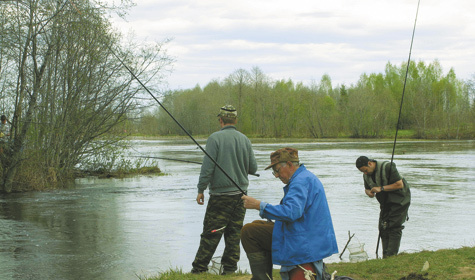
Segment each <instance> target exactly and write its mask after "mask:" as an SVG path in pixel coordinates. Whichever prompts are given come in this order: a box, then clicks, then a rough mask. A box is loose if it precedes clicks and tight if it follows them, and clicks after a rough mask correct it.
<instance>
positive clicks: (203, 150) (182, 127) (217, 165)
mask: <svg viewBox="0 0 475 280" xmlns="http://www.w3.org/2000/svg"><path fill="white" fill-rule="evenodd" d="M68 2H69V3H70V4H71V6H73V8H74V9H75V10H76V11H77V12H78V14H79V16H80V17H82V14H81V12H80V11H79V9H78V8H77V7H76V5H74V3H73V2H72V0H68ZM107 48H108V49H109V51H110V52H111V53H112V54H113V55H114V57H115V58H117V60H118V61H119V62H120V64H121V65H122V66H124V68H125V69H127V71H128V72H129V73H130V75H132V77H133V78H134V79H135V80H136V81H137V82H138V83H139V84H140V85H141V86H142V88H143V89H145V91H146V92H147V93H148V94H150V96H151V97H152V98H153V99H154V100H155V101H156V102H157V103H158V105H160V107H162V109H163V110H164V111H165V112H166V113H167V114H168V115H169V116H170V118H172V120H173V121H174V122H175V123H176V124H177V125H178V126H179V127H180V128H181V129H182V130H183V132H185V134H186V135H188V137H190V139H191V140H192V141H193V142H194V143H195V144H196V146H198V148H200V150H201V151H202V152H203V153H204V154H205V155H206V156H207V157H208V158H209V159H210V160H211V161H212V162H213V163H214V164H215V166H216V167H218V169H219V170H221V172H223V174H224V175H225V176H226V177H227V178H228V179H229V180H230V181H231V182H232V183H233V185H234V186H235V187H236V188H238V189H239V191H240V192H241V193H242V194H243V195H247V194H246V192H245V191H244V190H243V189H242V188H241V187H239V185H238V184H237V183H236V182H235V181H234V180H233V179H232V178H231V176H229V174H228V173H227V172H226V171H225V170H224V169H223V168H222V167H221V165H219V164H218V162H217V161H216V160H215V159H214V158H212V157H211V155H210V154H208V152H206V150H205V149H204V148H203V147H202V146H201V145H200V144H199V143H198V142H197V141H196V140H195V138H193V136H191V134H190V133H189V132H188V130H186V129H185V127H184V126H183V125H182V124H181V123H180V122H179V121H178V120H177V119H176V118H175V117H174V116H173V115H172V113H170V112H169V111H168V110H167V108H165V106H163V104H162V103H161V102H160V101H159V100H158V99H157V98H156V97H155V95H153V93H152V92H151V91H150V90H149V89H148V88H147V87H146V86H145V84H144V83H142V81H141V80H140V79H139V78H138V77H137V76H136V75H135V73H134V72H133V71H132V69H130V68H129V67H128V66H127V64H125V62H124V61H123V60H122V59H121V58H120V57H119V56H118V55H117V53H116V52H115V51H114V50H113V49H112V47H111V46H110V45H109V44H107Z"/></svg>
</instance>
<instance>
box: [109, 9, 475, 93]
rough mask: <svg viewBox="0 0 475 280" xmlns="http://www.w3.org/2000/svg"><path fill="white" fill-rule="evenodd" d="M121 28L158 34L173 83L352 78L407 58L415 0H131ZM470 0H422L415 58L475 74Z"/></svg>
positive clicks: (144, 37) (152, 37)
mask: <svg viewBox="0 0 475 280" xmlns="http://www.w3.org/2000/svg"><path fill="white" fill-rule="evenodd" d="M134 2H135V3H136V5H135V6H134V7H132V8H131V9H130V10H129V13H128V15H127V16H126V20H124V19H120V18H114V26H116V27H117V28H118V29H119V30H120V31H121V32H123V33H124V34H127V33H130V32H132V33H134V34H135V36H136V38H135V39H136V40H139V41H141V42H146V41H156V42H162V41H164V40H167V39H171V41H170V42H169V43H167V44H166V45H165V48H166V50H167V54H168V55H170V56H171V57H173V58H174V59H175V62H174V63H173V71H172V72H171V73H170V74H169V76H168V77H167V78H166V81H167V83H168V84H167V87H168V89H170V90H177V89H189V88H193V87H195V86H196V85H197V84H198V85H200V86H201V87H204V86H206V85H207V84H208V83H209V82H211V81H213V80H218V81H222V80H224V79H225V78H226V77H227V76H229V75H230V74H232V73H233V72H235V71H236V70H238V69H244V70H247V71H250V70H251V69H252V68H253V67H258V68H259V69H260V70H261V71H262V72H263V73H264V74H265V75H267V76H268V77H270V78H271V79H273V80H281V79H285V80H288V79H292V81H294V82H295V83H297V82H302V83H303V84H305V85H310V84H312V83H318V82H319V81H320V79H321V77H322V76H323V75H324V74H328V75H329V76H330V77H331V80H332V84H333V86H334V87H335V86H336V85H342V84H345V85H346V86H350V85H352V84H355V83H356V82H357V81H358V79H359V78H360V76H361V75H362V74H363V73H366V74H371V73H384V69H385V66H386V64H387V63H388V62H390V63H391V64H393V65H397V66H400V65H401V64H402V63H404V62H407V60H408V57H409V51H410V46H411V37H412V33H413V27H414V23H415V20H416V12H417V6H418V0H397V1H394V0H326V1H323V0H290V1H289V0H287V1H283V0H135V1H134ZM474 14H475V1H473V0H421V1H420V6H419V12H418V16H417V22H416V29H415V35H414V42H413V47H412V52H411V60H412V61H417V62H418V61H424V62H425V63H426V64H429V63H432V62H434V61H435V60H436V59H437V60H438V61H439V63H440V64H441V66H442V69H443V73H444V74H447V72H448V71H449V70H450V69H451V68H453V69H454V71H455V73H456V75H457V77H458V78H459V79H462V80H468V79H475V16H474Z"/></svg>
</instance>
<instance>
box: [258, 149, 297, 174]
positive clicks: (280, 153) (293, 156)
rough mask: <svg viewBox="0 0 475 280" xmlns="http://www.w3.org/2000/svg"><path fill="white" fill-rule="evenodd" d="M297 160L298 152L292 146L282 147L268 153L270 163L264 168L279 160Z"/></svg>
mask: <svg viewBox="0 0 475 280" xmlns="http://www.w3.org/2000/svg"><path fill="white" fill-rule="evenodd" d="M287 161H292V162H296V161H299V152H298V151H297V149H294V148H282V149H278V150H277V151H275V152H273V153H272V154H270V165H269V166H267V167H266V169H265V170H267V169H269V168H271V167H272V166H274V165H276V164H277V163H279V162H287Z"/></svg>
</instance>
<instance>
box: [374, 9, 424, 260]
mask: <svg viewBox="0 0 475 280" xmlns="http://www.w3.org/2000/svg"><path fill="white" fill-rule="evenodd" d="M420 3H421V0H419V1H418V2H417V10H416V18H415V20H414V27H413V29H412V38H411V46H410V48H409V58H408V59H407V66H406V76H405V77H404V86H403V87H402V96H401V104H400V105H399V115H398V119H397V124H396V135H395V136H394V144H393V152H392V154H391V163H390V164H389V170H390V171H391V169H392V166H393V161H394V151H395V150H396V141H397V133H398V131H399V124H400V122H401V112H402V105H403V102H404V94H405V92H406V83H407V75H408V73H409V65H410V63H411V54H412V44H413V42H414V34H415V33H416V24H417V16H418V14H419V4H420ZM389 179H391V172H389ZM389 179H388V182H389ZM386 198H387V196H385V198H384V202H383V209H384V208H385V206H386ZM378 229H379V236H378V243H377V244H376V259H378V258H379V257H378V250H379V240H380V239H381V229H380V226H379V225H378Z"/></svg>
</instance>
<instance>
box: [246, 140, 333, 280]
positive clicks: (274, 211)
mask: <svg viewBox="0 0 475 280" xmlns="http://www.w3.org/2000/svg"><path fill="white" fill-rule="evenodd" d="M270 159H271V164H270V165H269V166H268V167H267V168H266V169H269V168H272V169H273V172H272V174H273V175H274V176H275V177H277V178H279V179H280V180H281V181H282V182H283V183H284V184H286V185H285V186H284V198H283V199H282V201H281V202H280V204H279V205H271V204H268V203H266V202H263V201H259V200H257V199H255V198H252V197H250V196H245V195H244V196H243V197H242V200H244V207H245V208H246V209H256V210H259V215H260V216H261V217H262V218H266V219H269V220H275V223H273V222H270V221H254V222H252V223H249V224H246V225H244V227H243V228H242V230H241V242H242V246H243V247H244V250H245V251H246V253H247V257H248V259H249V264H250V267H251V272H252V280H269V279H272V264H273V263H274V264H277V265H280V266H281V269H280V274H281V276H282V279H283V280H286V279H305V278H302V277H303V274H304V273H305V272H306V271H307V270H310V271H312V272H316V276H317V278H316V279H318V280H320V279H322V272H323V259H324V258H326V257H329V256H331V255H332V254H336V253H338V246H337V243H336V238H335V232H334V229H333V223H332V219H331V215H330V209H329V208H328V203H327V199H326V195H325V190H324V189H323V185H322V183H321V182H320V180H319V179H318V178H317V176H315V175H314V174H312V173H311V172H310V171H308V170H307V169H306V168H305V166H304V165H303V164H302V165H300V164H299V157H298V151H297V150H296V149H294V148H282V149H279V150H277V151H275V152H273V153H272V154H271V156H270ZM271 253H272V254H271ZM304 269H305V270H304ZM307 273H308V271H307ZM294 277H295V278H294ZM313 277H315V275H314V276H313ZM313 279H315V278H313Z"/></svg>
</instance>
